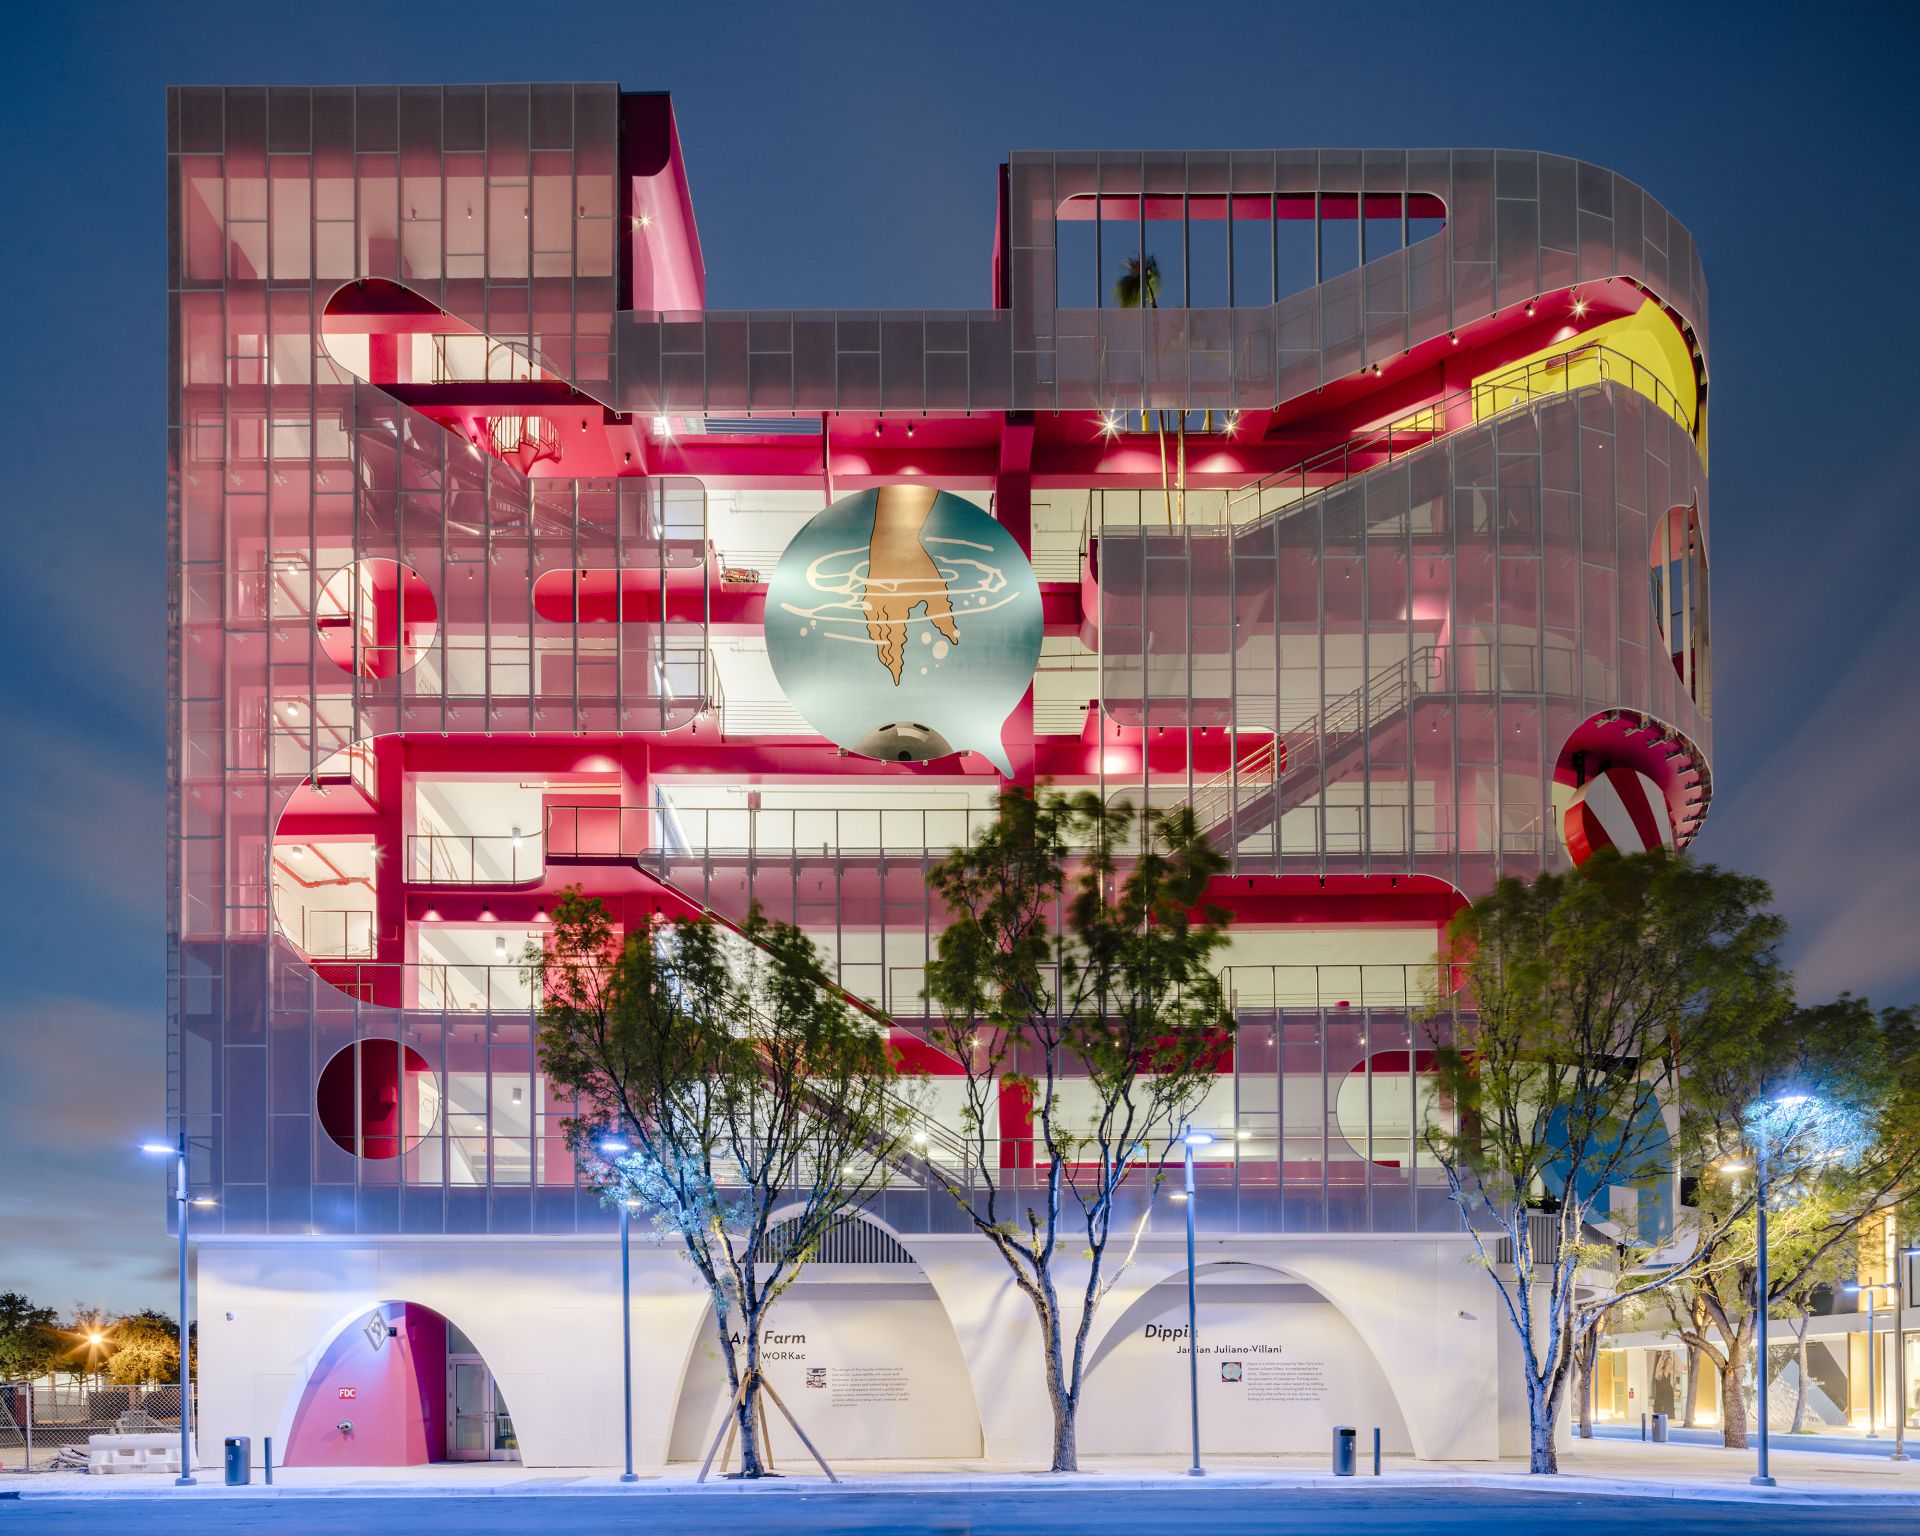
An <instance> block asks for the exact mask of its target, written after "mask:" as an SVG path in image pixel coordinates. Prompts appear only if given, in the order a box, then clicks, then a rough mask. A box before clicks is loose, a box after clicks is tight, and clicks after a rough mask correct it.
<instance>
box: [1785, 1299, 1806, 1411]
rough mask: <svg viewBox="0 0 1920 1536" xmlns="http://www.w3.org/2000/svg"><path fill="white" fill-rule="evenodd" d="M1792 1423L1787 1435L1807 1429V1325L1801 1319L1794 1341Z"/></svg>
mask: <svg viewBox="0 0 1920 1536" xmlns="http://www.w3.org/2000/svg"><path fill="white" fill-rule="evenodd" d="M1793 1364H1794V1372H1793V1373H1794V1377H1795V1380H1794V1383H1793V1422H1792V1423H1791V1424H1790V1425H1788V1426H1787V1433H1788V1434H1790V1435H1797V1434H1799V1433H1800V1432H1801V1431H1802V1430H1803V1429H1805V1428H1806V1427H1807V1324H1806V1320H1805V1319H1804V1318H1803V1319H1802V1320H1801V1323H1800V1328H1799V1336H1798V1337H1797V1338H1796V1339H1795V1340H1794V1357H1793Z"/></svg>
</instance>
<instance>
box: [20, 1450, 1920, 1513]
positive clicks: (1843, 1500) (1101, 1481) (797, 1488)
mask: <svg viewBox="0 0 1920 1536" xmlns="http://www.w3.org/2000/svg"><path fill="white" fill-rule="evenodd" d="M1772 1459H1773V1474H1774V1476H1775V1477H1776V1478H1778V1479H1779V1483H1780V1486H1779V1487H1778V1488H1771V1489H1768V1488H1755V1487H1752V1486H1751V1485H1750V1484H1749V1483H1748V1481H1747V1480H1748V1478H1750V1477H1751V1476H1752V1475H1753V1470H1754V1454H1753V1452H1752V1451H1751V1450H1747V1451H1728V1450H1723V1449H1720V1448H1718V1447H1707V1446H1696V1445H1671V1444H1670V1445H1643V1444H1641V1443H1639V1442H1625V1443H1623V1442H1619V1441H1605V1440H1593V1441H1579V1440H1575V1441H1573V1442H1571V1443H1569V1444H1568V1445H1566V1446H1564V1447H1563V1448H1562V1450H1561V1454H1560V1467H1561V1472H1560V1475H1559V1476H1558V1477H1553V1478H1535V1477H1530V1476H1528V1474H1527V1469H1526V1464H1525V1463H1524V1462H1522V1461H1518V1460H1507V1461H1498V1462H1485V1461H1462V1462H1438V1461H1427V1462H1422V1461H1415V1460H1413V1459H1412V1458H1411V1457H1404V1456H1391V1457H1388V1458H1387V1459H1386V1462H1385V1465H1384V1469H1383V1475H1382V1477H1381V1478H1379V1479H1378V1480H1377V1481H1376V1480H1375V1479H1374V1478H1372V1477H1371V1476H1368V1475H1367V1473H1368V1471H1369V1469H1370V1465H1371V1461H1370V1457H1369V1456H1368V1455H1366V1454H1365V1453H1364V1452H1363V1454H1362V1456H1361V1462H1360V1465H1361V1473H1362V1475H1361V1476H1359V1477H1357V1478H1354V1479H1351V1480H1348V1479H1344V1478H1335V1477H1334V1476H1333V1475H1332V1474H1331V1473H1330V1472H1329V1471H1328V1469H1327V1459H1326V1458H1325V1457H1309V1456H1271V1457H1248V1456H1223V1457H1219V1458H1215V1459H1210V1460H1209V1461H1208V1463H1207V1476H1206V1478H1205V1479H1204V1480H1202V1479H1198V1478H1189V1477H1187V1476H1186V1463H1185V1462H1184V1460H1180V1459H1176V1458H1170V1457H1097V1458H1096V1457H1089V1458H1087V1459H1086V1461H1085V1462H1084V1466H1085V1468H1086V1470H1084V1471H1082V1472H1078V1473H1074V1474H1071V1475H1068V1476H1061V1477H1054V1476H1051V1475H1049V1474H1047V1473H1045V1472H1044V1471H1041V1470H1040V1469H1038V1468H1019V1467H1008V1466H1005V1465H989V1464H987V1463H985V1462H953V1461H926V1462H878V1461H869V1462H848V1463H844V1464H842V1465H841V1466H838V1467H836V1468H835V1470H836V1472H838V1473H839V1475H840V1478H841V1483H840V1487H839V1488H838V1489H837V1490H835V1492H836V1493H838V1494H847V1495H859V1494H865V1493H906V1494H926V1495H938V1494H948V1495H952V1494H959V1495H966V1494H969V1493H976V1492H977V1493H986V1492H998V1491H1007V1490H1016V1489H1017V1490H1019V1491H1021V1492H1024V1493H1033V1492H1038V1491H1041V1490H1053V1489H1058V1490H1061V1491H1063V1492H1064V1491H1070V1490H1072V1489H1074V1488H1084V1487H1099V1488H1102V1489H1106V1490H1108V1491H1131V1490H1136V1489H1140V1490H1145V1489H1162V1490H1164V1489H1169V1488H1174V1487H1178V1488H1182V1489H1186V1490H1189V1491H1191V1492H1192V1494H1193V1496H1194V1498H1195V1499H1196V1500H1203V1499H1204V1498H1205V1497H1206V1490H1207V1489H1208V1488H1211V1487H1233V1488H1250V1487H1251V1488H1270V1489H1275V1490H1286V1489H1299V1488H1314V1489H1331V1488H1338V1487H1345V1488H1357V1489H1370V1490H1373V1491H1381V1490H1385V1489H1396V1490H1400V1489H1404V1490H1408V1491H1411V1490H1414V1489H1419V1488H1431V1489H1441V1488H1467V1489H1482V1490H1485V1489H1498V1490H1502V1491H1506V1492H1518V1491H1526V1492H1530V1493H1538V1494H1539V1495H1540V1496H1541V1497H1543V1498H1551V1497H1554V1496H1556V1495H1564V1496H1575V1497H1577V1496H1586V1497H1592V1496H1594V1495H1617V1496H1631V1497H1638V1498H1673V1499H1695V1500H1740V1501H1746V1500H1756V1501H1759V1500H1770V1501H1775V1502H1790V1503H1816V1504H1825V1505H1838V1504H1865V1505H1879V1506H1911V1507H1913V1508H1915V1509H1920V1462H1905V1463H1898V1462H1892V1461H1884V1460H1872V1459H1868V1458H1864V1457H1851V1456H1850V1457H1844V1458H1839V1457H1834V1456H1830V1455H1825V1454H1822V1453H1819V1452H1814V1451H1792V1450H1786V1451H1776V1452H1774V1454H1773V1458H1772ZM780 1471H781V1472H782V1473H783V1474H785V1475H784V1476H782V1477H780V1478H779V1479H777V1480H770V1481H766V1482H760V1483H752V1484H745V1483H738V1482H725V1481H721V1480H719V1479H718V1478H717V1477H716V1478H709V1480H708V1482H707V1483H706V1484H705V1486H704V1488H703V1489H702V1490H701V1491H702V1492H713V1493H718V1494H722V1495H726V1496H733V1497H744V1498H754V1497H775V1498H777V1497H781V1496H783V1495H795V1494H803V1495H815V1496H817V1495H819V1494H820V1493H822V1492H823V1491H825V1490H826V1489H827V1488H828V1486H829V1485H828V1483H827V1481H826V1479H825V1478H824V1477H822V1476H821V1475H820V1472H819V1469H818V1468H817V1467H815V1466H813V1465H812V1464H811V1463H808V1464H806V1465H805V1466H801V1465H798V1464H795V1463H792V1462H789V1461H784V1460H783V1461H782V1463H781V1465H780ZM697 1472H698V1468H697V1467H694V1466H691V1465H684V1464H675V1465H673V1466H670V1467H667V1468H666V1469H664V1470H655V1471H651V1472H646V1473H642V1474H641V1480H640V1481H639V1482H637V1483H632V1484H622V1483H621V1482H620V1481H619V1477H618V1473H617V1471H615V1470H602V1469H599V1468H564V1469H540V1468H526V1467H521V1466H518V1465H516V1464H513V1463H508V1462H479V1463H472V1464H460V1463H437V1464H435V1465H432V1466H424V1467H394V1468H350V1469H333V1468H319V1467H299V1468H281V1469H276V1471H275V1472H274V1481H273V1486H272V1487H271V1488H269V1487H267V1486H265V1485H264V1483H263V1482H262V1481H261V1475H260V1471H259V1469H258V1468H257V1467H256V1468H255V1471H254V1482H253V1485H252V1486H251V1487H247V1488H227V1487H225V1486H224V1485H223V1484H222V1483H221V1481H220V1476H221V1474H220V1470H219V1468H217V1467H213V1468H202V1469H201V1470H200V1471H199V1472H198V1474H197V1475H198V1477H199V1478H200V1485H199V1486H198V1487H196V1488H175V1487H174V1486H173V1479H172V1478H171V1477H170V1476H165V1475H145V1476H143V1475H140V1474H135V1473H120V1474H115V1475H111V1476H89V1475H87V1474H85V1473H79V1472H42V1473H34V1474H29V1475H23V1474H19V1473H7V1474H0V1495H4V1494H12V1493H17V1494H19V1495H20V1496H21V1497H23V1498H86V1499H103V1500H113V1501H124V1500H139V1499H153V1498H195V1499H249V1498H251V1499H275V1498H279V1499H312V1498H378V1499H394V1498H444V1497H448V1496H466V1497H472V1496H475V1495H494V1496H500V1497H509V1498H525V1497H542V1496H567V1495H579V1494H608V1493H625V1494H628V1495H631V1496H634V1497H645V1496H649V1495H653V1496H657V1495H661V1494H670V1493H691V1492H693V1491H694V1489H695V1483H694V1478H695V1476H696V1474H697Z"/></svg>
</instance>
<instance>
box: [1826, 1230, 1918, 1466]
mask: <svg viewBox="0 0 1920 1536" xmlns="http://www.w3.org/2000/svg"><path fill="white" fill-rule="evenodd" d="M1916 1252H1920V1249H1914V1248H1904V1249H1902V1250H1901V1251H1900V1253H1899V1255H1898V1257H1897V1260H1896V1262H1897V1263H1898V1264H1899V1265H1900V1266H1902V1269H1904V1267H1905V1265H1906V1262H1907V1255H1908V1254H1910V1253H1916ZM1904 1279H1905V1276H1904V1274H1902V1273H1901V1272H1900V1271H1899V1270H1896V1271H1895V1273H1894V1277H1893V1279H1891V1280H1883V1281H1879V1282H1877V1283H1875V1284H1872V1285H1861V1284H1858V1283H1856V1282H1854V1281H1849V1282H1848V1283H1847V1284H1845V1285H1843V1286H1841V1287H1840V1289H1841V1290H1843V1291H1851V1292H1852V1293H1854V1294H1855V1295H1857V1296H1865V1297H1866V1298H1867V1438H1868V1439H1869V1440H1872V1439H1877V1438H1878V1437H1879V1434H1880V1422H1879V1420H1880V1387H1879V1383H1878V1381H1877V1380H1876V1379H1875V1376H1874V1372H1875V1369H1876V1367H1877V1365H1878V1361H1877V1359H1876V1355H1877V1353H1878V1351H1877V1349H1876V1344H1877V1340H1878V1335H1876V1334H1875V1332H1874V1297H1875V1295H1876V1294H1877V1293H1878V1292H1880V1291H1892V1292H1893V1395H1894V1411H1893V1455H1892V1456H1891V1457H1890V1458H1889V1459H1890V1460H1893V1461H1905V1460H1907V1329H1906V1310H1907V1289H1906V1285H1905V1284H1904Z"/></svg>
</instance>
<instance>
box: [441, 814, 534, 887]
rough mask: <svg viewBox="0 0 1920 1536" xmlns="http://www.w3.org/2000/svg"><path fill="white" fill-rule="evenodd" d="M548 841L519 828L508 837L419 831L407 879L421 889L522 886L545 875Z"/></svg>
mask: <svg viewBox="0 0 1920 1536" xmlns="http://www.w3.org/2000/svg"><path fill="white" fill-rule="evenodd" d="M544 841H545V840H544V838H543V837H542V836H541V834H540V833H539V832H538V831H537V830H535V831H532V832H526V833H523V832H521V831H520V830H519V829H518V828H516V829H514V830H513V831H512V832H509V833H505V834H492V833H486V834H475V835H466V834H460V833H452V832H417V833H415V834H414V835H413V836H411V837H409V838H408V839H407V870H408V875H407V878H408V879H409V880H411V881H413V882H414V883H415V884H417V885H520V884H524V883H526V882H528V881H532V880H538V879H540V878H541V876H542V875H544V874H545V873H546V868H547V858H546V850H545V848H544V846H543V844H544Z"/></svg>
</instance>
